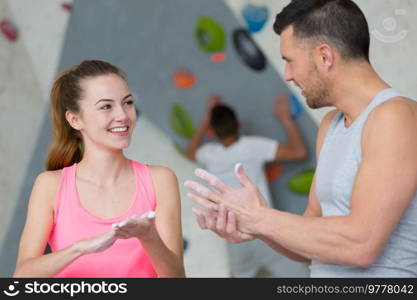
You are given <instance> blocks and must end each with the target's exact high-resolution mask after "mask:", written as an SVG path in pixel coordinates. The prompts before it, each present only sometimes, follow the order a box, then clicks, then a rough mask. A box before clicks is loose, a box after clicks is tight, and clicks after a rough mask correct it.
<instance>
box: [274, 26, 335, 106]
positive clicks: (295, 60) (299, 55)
mask: <svg viewBox="0 0 417 300" xmlns="http://www.w3.org/2000/svg"><path fill="white" fill-rule="evenodd" d="M312 45H313V43H312V42H311V41H309V40H306V39H303V40H302V39H299V38H295V37H294V35H293V26H289V27H287V28H286V29H285V30H283V31H282V33H281V55H282V58H283V59H284V60H285V61H286V64H285V71H284V79H285V80H286V81H293V82H294V84H295V85H296V86H297V87H299V88H300V89H301V94H302V95H303V96H304V97H305V98H306V100H307V105H308V106H309V107H311V108H320V107H324V106H329V105H330V103H329V102H328V88H327V87H326V84H325V81H324V79H323V76H322V75H321V74H320V72H319V70H318V68H317V66H316V64H315V62H314V59H313V52H314V47H313V46H312Z"/></svg>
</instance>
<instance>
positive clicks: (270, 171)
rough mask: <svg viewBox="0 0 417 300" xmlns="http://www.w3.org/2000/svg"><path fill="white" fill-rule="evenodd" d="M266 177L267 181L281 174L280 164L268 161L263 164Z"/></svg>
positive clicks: (271, 180) (273, 179)
mask: <svg viewBox="0 0 417 300" xmlns="http://www.w3.org/2000/svg"><path fill="white" fill-rule="evenodd" d="M265 173H266V178H267V180H268V182H269V183H272V182H274V181H275V180H277V179H278V178H279V176H281V174H282V166H281V164H280V163H278V162H273V163H268V164H266V165H265Z"/></svg>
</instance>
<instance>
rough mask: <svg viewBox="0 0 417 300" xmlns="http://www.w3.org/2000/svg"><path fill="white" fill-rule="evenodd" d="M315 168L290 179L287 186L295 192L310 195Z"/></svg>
mask: <svg viewBox="0 0 417 300" xmlns="http://www.w3.org/2000/svg"><path fill="white" fill-rule="evenodd" d="M313 176H314V169H307V170H304V171H303V172H301V173H299V174H297V175H295V176H293V177H292V178H290V180H288V184H287V187H288V188H289V189H290V190H291V191H293V192H294V193H298V194H303V195H308V193H309V192H310V187H311V183H312V182H313Z"/></svg>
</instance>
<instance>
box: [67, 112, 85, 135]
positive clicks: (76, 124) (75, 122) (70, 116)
mask: <svg viewBox="0 0 417 300" xmlns="http://www.w3.org/2000/svg"><path fill="white" fill-rule="evenodd" d="M65 118H66V119H67V121H68V123H69V124H70V125H71V127H72V128H74V129H75V130H81V128H82V123H81V119H80V117H79V115H78V114H75V113H73V112H72V111H69V110H67V111H66V112H65Z"/></svg>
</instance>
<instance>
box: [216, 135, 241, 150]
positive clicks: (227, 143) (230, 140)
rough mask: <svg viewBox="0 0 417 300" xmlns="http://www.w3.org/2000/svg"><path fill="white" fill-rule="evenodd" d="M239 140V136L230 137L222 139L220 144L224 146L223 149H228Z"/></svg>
mask: <svg viewBox="0 0 417 300" xmlns="http://www.w3.org/2000/svg"><path fill="white" fill-rule="evenodd" d="M238 140H239V136H238V135H236V136H230V137H227V138H224V139H221V140H220V143H221V144H222V145H223V146H224V147H226V148H227V147H229V146H231V145H233V144H234V143H236V142H237V141H238Z"/></svg>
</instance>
